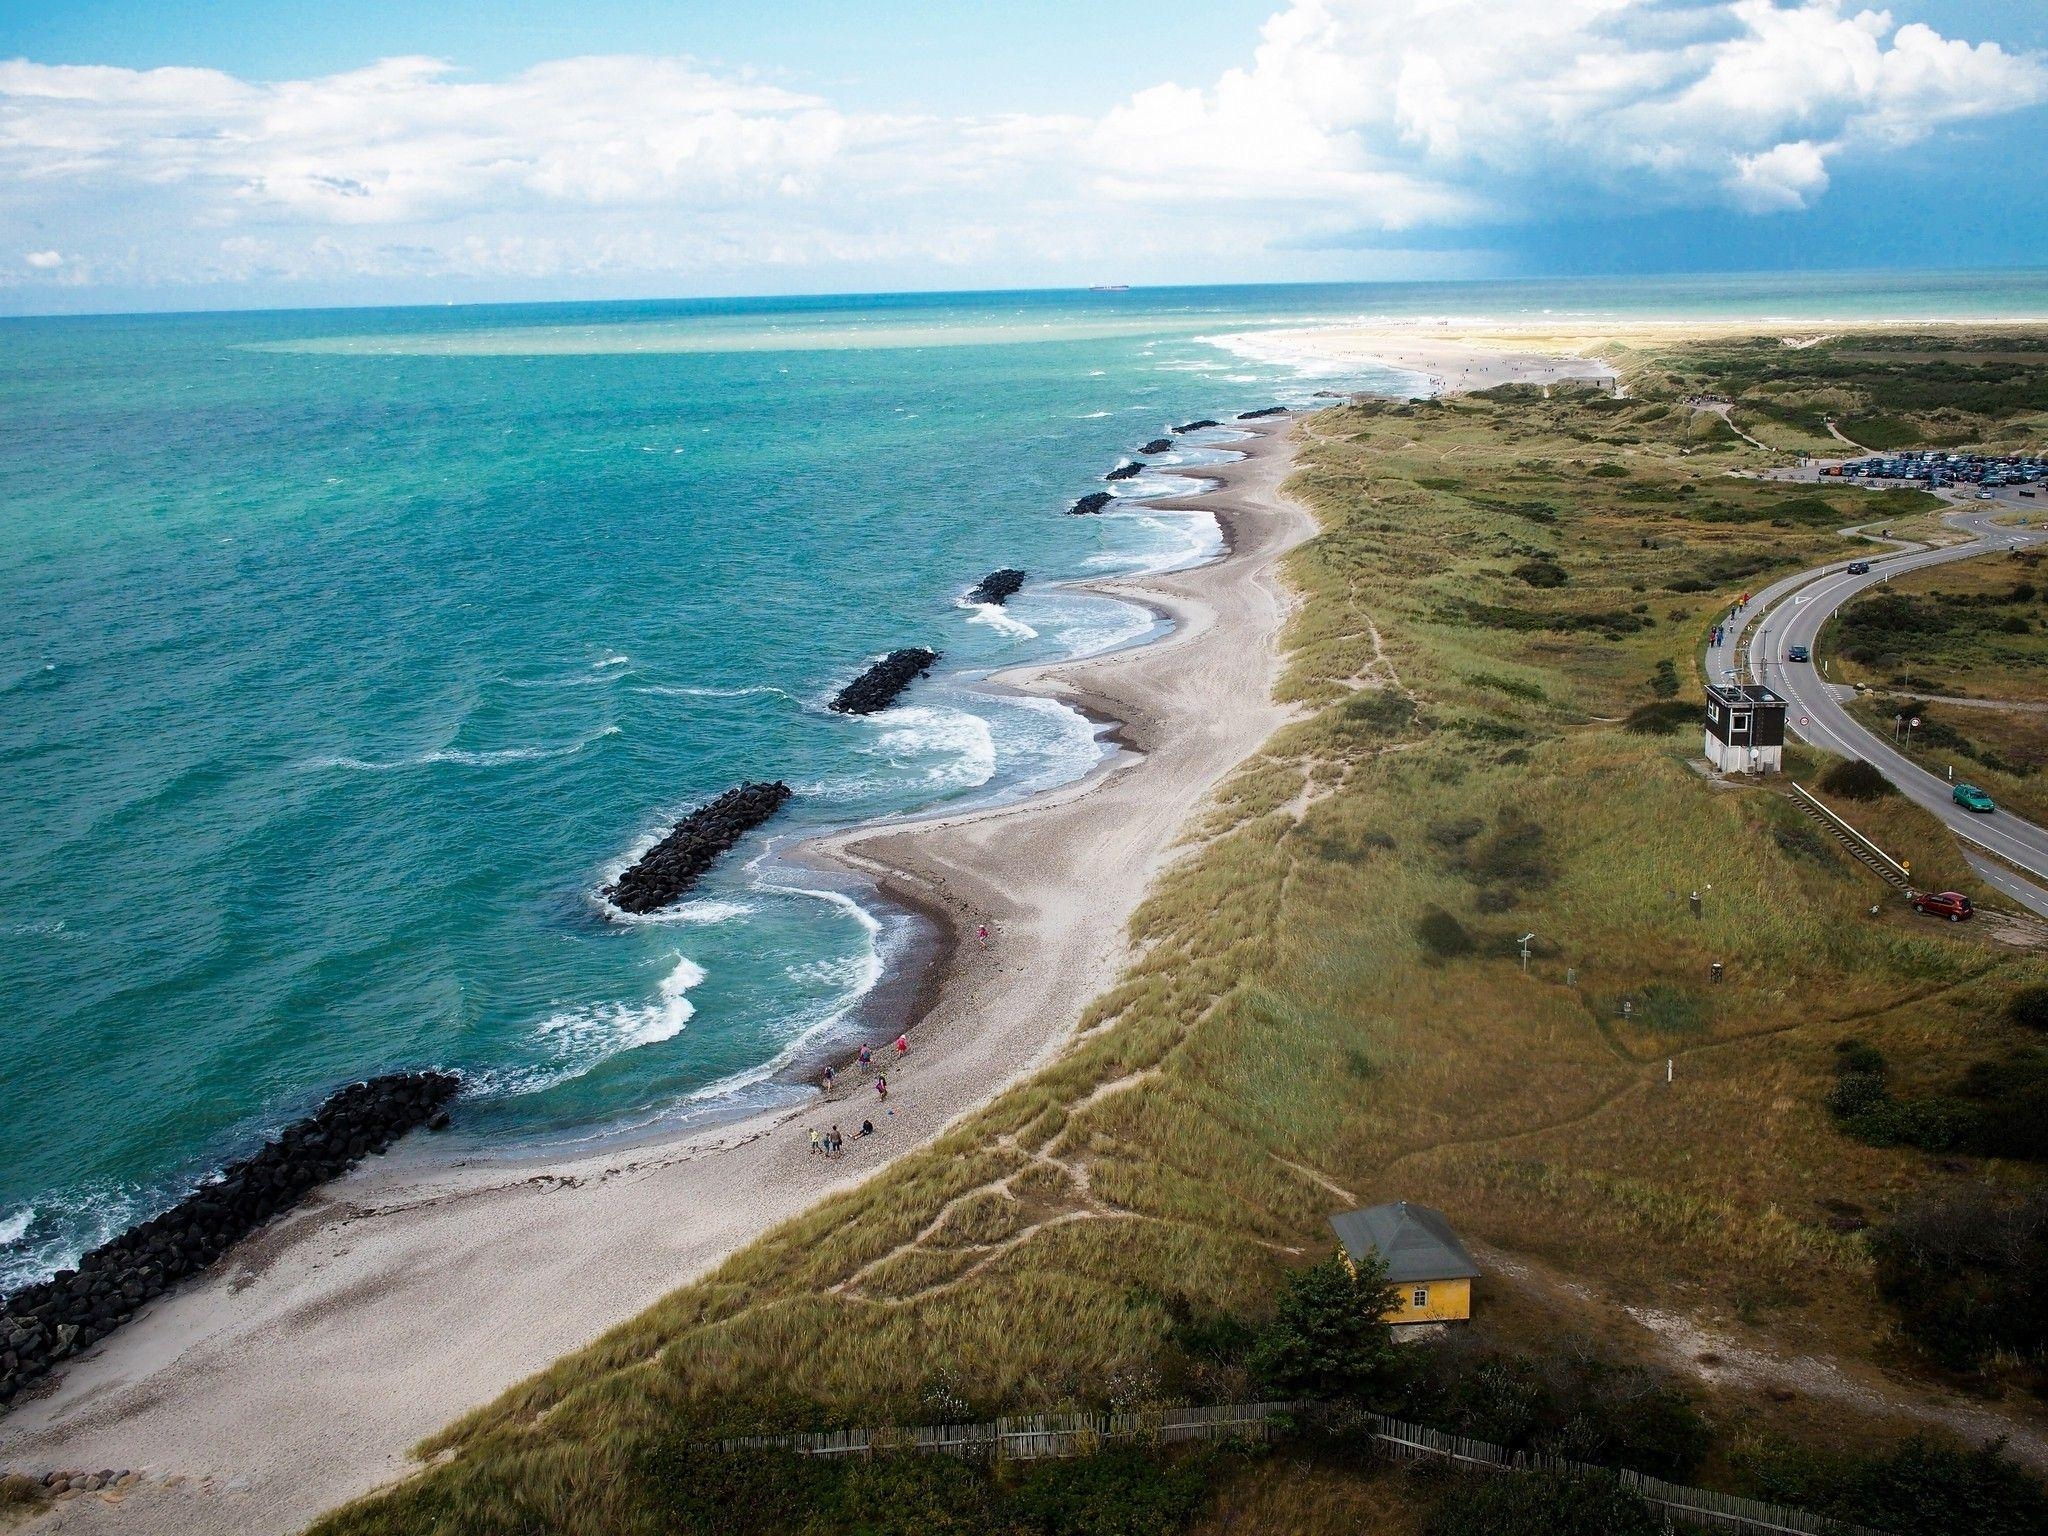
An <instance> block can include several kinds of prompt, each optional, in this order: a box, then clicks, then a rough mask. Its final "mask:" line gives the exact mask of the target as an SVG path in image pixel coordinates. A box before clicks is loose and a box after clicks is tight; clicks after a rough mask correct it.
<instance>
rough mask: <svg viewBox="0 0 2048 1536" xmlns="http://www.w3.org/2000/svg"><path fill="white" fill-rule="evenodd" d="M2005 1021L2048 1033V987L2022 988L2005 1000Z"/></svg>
mask: <svg viewBox="0 0 2048 1536" xmlns="http://www.w3.org/2000/svg"><path fill="white" fill-rule="evenodd" d="M2005 1021H2006V1022H2007V1023H2008V1024H2012V1025H2015V1026H2017V1027H2018V1028H2020V1029H2038V1030H2042V1031H2044V1032H2048V986H2032V987H2021V988H2020V989H2019V990H2018V991H2017V992H2015V993H2013V995H2012V996H2011V997H2009V998H2007V999H2006V1000H2005Z"/></svg>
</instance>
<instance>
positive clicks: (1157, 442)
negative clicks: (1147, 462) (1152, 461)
mask: <svg viewBox="0 0 2048 1536" xmlns="http://www.w3.org/2000/svg"><path fill="white" fill-rule="evenodd" d="M1138 452H1140V453H1171V452H1173V439H1172V438H1170V437H1155V438H1153V439H1152V441H1151V442H1149V443H1147V444H1146V445H1145V446H1144V447H1142V448H1140V449H1139V450H1138Z"/></svg>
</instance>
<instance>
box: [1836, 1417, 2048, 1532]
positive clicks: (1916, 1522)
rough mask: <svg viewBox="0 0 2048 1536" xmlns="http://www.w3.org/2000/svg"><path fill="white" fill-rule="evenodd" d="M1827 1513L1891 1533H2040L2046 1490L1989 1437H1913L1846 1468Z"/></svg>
mask: <svg viewBox="0 0 2048 1536" xmlns="http://www.w3.org/2000/svg"><path fill="white" fill-rule="evenodd" d="M1824 1507H1825V1508H1826V1509H1827V1512H1828V1513H1830V1514H1833V1515H1837V1516H1839V1517H1840V1518H1842V1519H1845V1520H1853V1521H1855V1522H1857V1523H1859V1524H1862V1525H1869V1526H1874V1527H1875V1528H1877V1529H1878V1530H1882V1531H1890V1532H1892V1533H1894V1536H1951V1533H1955V1532H1963V1531H1967V1532H1968V1533H1969V1536H2039V1533H2040V1532H2042V1531H2044V1530H2048V1496H2044V1495H2043V1493H2042V1490H2041V1485H2040V1484H2039V1483H2038V1482H2036V1481H2035V1480H2034V1479H2033V1478H2032V1477H2030V1476H2029V1475H2028V1474H2027V1472H2026V1469H2025V1468H2023V1467H2021V1466H2020V1465H2019V1464H2018V1463H2017V1462H2015V1461H2014V1460H2013V1459H2012V1458H2011V1457H2010V1456H2008V1455H2007V1454H2006V1452H2005V1442H2004V1441H2002V1440H2000V1441H1994V1442H1993V1443H1992V1444H1990V1445H1986V1446H1983V1447H1981V1448H1980V1449H1977V1450H1971V1451H1965V1450H1957V1449H1955V1448H1954V1447H1951V1446H1946V1445H1942V1444H1939V1443H1938V1442H1936V1441H1933V1440H1930V1439H1927V1438H1926V1437H1924V1436H1920V1435H1915V1436H1914V1437H1913V1438H1912V1439H1910V1440H1908V1441H1906V1442H1905V1443H1904V1444H1903V1445H1900V1446H1898V1447H1897V1448H1896V1449H1894V1450H1891V1451H1888V1452H1886V1453H1885V1454H1884V1455H1882V1456H1874V1457H1871V1458H1869V1459H1867V1460H1865V1461H1863V1462H1861V1463H1860V1464H1858V1465H1857V1466H1855V1467H1854V1468H1853V1469H1851V1471H1850V1472H1849V1475H1848V1476H1847V1477H1846V1478H1845V1479H1844V1482H1843V1485H1842V1486H1841V1488H1840V1489H1839V1490H1838V1491H1837V1492H1835V1493H1834V1494H1833V1495H1832V1496H1831V1497H1829V1498H1827V1499H1826V1500H1825V1501H1824Z"/></svg>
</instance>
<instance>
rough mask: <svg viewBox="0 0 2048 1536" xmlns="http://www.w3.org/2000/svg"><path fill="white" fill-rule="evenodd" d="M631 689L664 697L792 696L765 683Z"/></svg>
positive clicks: (647, 685)
mask: <svg viewBox="0 0 2048 1536" xmlns="http://www.w3.org/2000/svg"><path fill="white" fill-rule="evenodd" d="M633 691H634V692H635V693H651V694H653V695H655V696H656V697H658V698H664V699H744V698H749V697H751V696H752V695H754V694H774V695H775V696H776V697H777V698H783V699H787V698H791V697H792V695H791V693H790V691H789V690H788V689H787V688H776V687H772V686H770V685H769V684H767V683H757V684H755V685H754V686H753V687H751V688H696V687H690V686H687V685H685V684H682V683H643V684H641V685H640V686H639V687H637V688H635V689H634V690H633Z"/></svg>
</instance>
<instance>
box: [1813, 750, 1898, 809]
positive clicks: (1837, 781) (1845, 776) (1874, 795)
mask: <svg viewBox="0 0 2048 1536" xmlns="http://www.w3.org/2000/svg"><path fill="white" fill-rule="evenodd" d="M1820 787H1821V788H1822V789H1823V790H1824V791H1826V792H1827V793H1828V794H1831V795H1839V796H1840V797H1841V798H1842V799H1844V800H1881V799H1883V798H1884V797H1885V796H1886V795H1896V794H1897V793H1898V791H1897V790H1896V789H1894V788H1892V781H1891V780H1890V779H1888V778H1886V777H1885V776H1884V775H1883V774H1881V773H1879V772H1878V771H1877V769H1876V768H1874V767H1872V766H1871V765H1870V764H1869V763H1866V762H1864V761H1863V759H1862V758H1860V757H1850V758H1844V759H1843V760H1842V761H1841V762H1838V763H1833V764H1830V765H1829V767H1828V770H1827V772H1825V773H1823V774H1822V775H1821V776H1820Z"/></svg>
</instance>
